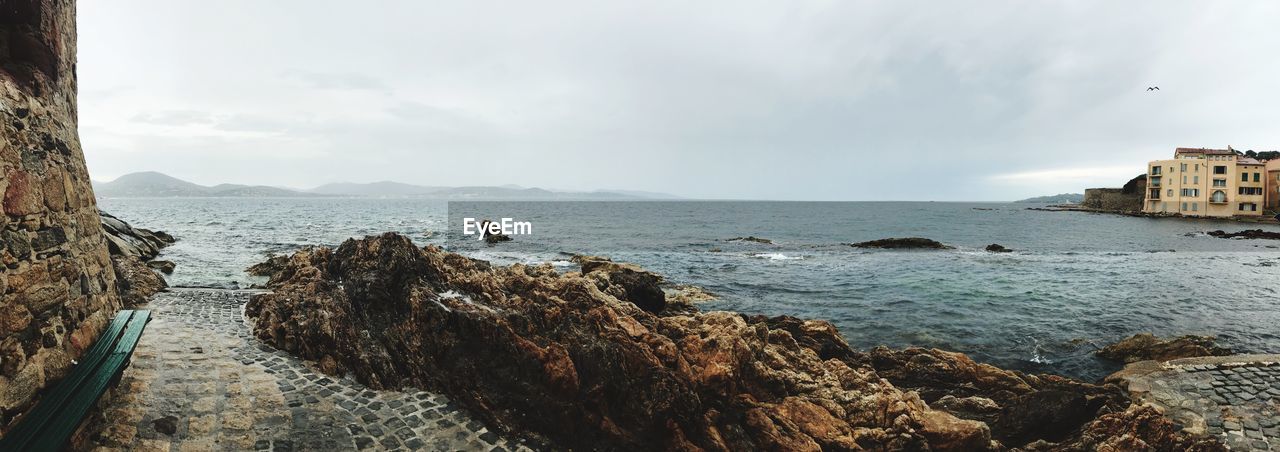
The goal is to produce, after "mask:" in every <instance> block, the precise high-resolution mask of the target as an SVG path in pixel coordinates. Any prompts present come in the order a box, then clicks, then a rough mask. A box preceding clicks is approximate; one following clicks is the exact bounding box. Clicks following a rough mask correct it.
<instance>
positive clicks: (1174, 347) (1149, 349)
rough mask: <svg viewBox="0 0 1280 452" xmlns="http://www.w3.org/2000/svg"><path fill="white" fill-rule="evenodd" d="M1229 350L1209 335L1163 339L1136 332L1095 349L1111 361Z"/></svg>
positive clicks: (1215, 353) (1227, 352)
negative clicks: (1220, 345)
mask: <svg viewBox="0 0 1280 452" xmlns="http://www.w3.org/2000/svg"><path fill="white" fill-rule="evenodd" d="M1230 354H1231V349H1228V348H1223V347H1219V346H1218V345H1217V344H1216V343H1215V342H1214V338H1213V337H1212V336H1192V335H1187V336H1179V337H1176V338H1173V339H1169V340H1162V339H1160V338H1157V337H1155V336H1154V335H1152V334H1151V333H1138V334H1135V335H1133V336H1130V337H1128V338H1126V339H1124V340H1121V341H1119V342H1116V343H1114V344H1111V345H1108V346H1106V347H1103V348H1102V350H1098V352H1097V355H1098V356H1100V357H1102V358H1106V359H1109V360H1112V361H1119V362H1123V363H1133V362H1138V361H1146V360H1156V361H1168V360H1171V359H1179V358H1194V357H1197V356H1226V355H1230Z"/></svg>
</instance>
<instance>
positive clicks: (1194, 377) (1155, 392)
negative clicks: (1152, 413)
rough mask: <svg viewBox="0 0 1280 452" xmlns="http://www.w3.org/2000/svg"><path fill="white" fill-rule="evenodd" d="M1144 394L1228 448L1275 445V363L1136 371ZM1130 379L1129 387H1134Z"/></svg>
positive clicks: (1279, 401)
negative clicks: (1155, 371) (1219, 440)
mask: <svg viewBox="0 0 1280 452" xmlns="http://www.w3.org/2000/svg"><path fill="white" fill-rule="evenodd" d="M1138 384H1139V385H1141V387H1142V388H1143V389H1147V390H1149V391H1148V392H1147V393H1146V394H1145V395H1144V398H1145V399H1147V401H1148V402H1151V403H1154V404H1156V405H1158V406H1160V407H1161V408H1163V409H1165V412H1166V414H1167V415H1169V416H1170V417H1171V418H1172V419H1174V420H1175V421H1178V422H1180V423H1182V424H1183V426H1184V428H1188V429H1191V430H1195V431H1200V432H1204V433H1208V434H1210V435H1214V436H1216V437H1218V438H1220V439H1221V440H1222V441H1223V442H1224V443H1225V444H1226V445H1227V446H1228V447H1230V448H1231V449H1232V450H1261V451H1265V450H1275V451H1280V363H1277V362H1268V361H1262V362H1237V363H1222V364H1195V365H1186V366H1177V367H1174V368H1172V369H1169V370H1166V371H1163V372H1157V373H1154V374H1151V375H1147V376H1144V377H1142V379H1141V380H1140V381H1139V382H1138ZM1134 387H1135V386H1134V382H1133V381H1131V382H1130V388H1131V389H1132V388H1134Z"/></svg>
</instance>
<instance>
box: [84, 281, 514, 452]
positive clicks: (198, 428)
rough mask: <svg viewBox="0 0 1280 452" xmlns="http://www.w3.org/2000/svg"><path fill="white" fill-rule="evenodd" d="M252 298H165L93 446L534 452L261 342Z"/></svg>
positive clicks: (429, 402)
mask: <svg viewBox="0 0 1280 452" xmlns="http://www.w3.org/2000/svg"><path fill="white" fill-rule="evenodd" d="M250 294H251V292H247V291H230V290H190V289H181V290H171V291H169V292H164V293H160V294H158V295H156V297H155V298H154V299H152V300H151V302H150V303H149V305H148V306H145V307H143V309H151V310H152V315H153V320H152V321H151V323H150V324H148V326H147V329H146V331H145V333H144V334H143V336H142V340H141V342H139V344H138V348H137V350H136V351H135V352H134V356H133V359H132V363H131V365H130V367H129V369H128V370H126V371H125V373H124V375H123V377H122V378H121V382H120V384H119V386H118V387H117V389H116V390H115V393H114V394H113V396H112V397H110V398H109V401H108V402H106V403H105V404H104V406H101V407H100V409H101V412H100V413H98V414H97V415H96V416H95V418H94V421H93V422H92V423H91V424H90V426H89V427H88V435H89V436H88V438H89V440H90V441H91V442H92V443H93V444H94V445H95V446H96V447H98V448H100V449H105V450H111V449H122V450H123V449H127V450H152V451H198V450H264V451H265V450H271V451H294V450H478V451H505V450H530V448H529V447H527V446H526V445H525V444H523V443H521V442H520V441H518V440H509V439H508V438H504V437H503V436H501V435H498V434H496V433H495V432H492V431H490V430H488V429H487V428H486V427H485V426H484V425H482V424H481V423H480V422H479V421H477V420H476V419H475V418H473V417H472V416H470V415H469V414H468V413H467V412H466V411H465V410H463V409H462V408H460V407H458V406H457V405H455V404H454V403H453V402H451V401H450V400H449V398H448V397H446V396H444V395H442V394H436V393H432V392H425V391H405V392H401V391H375V390H371V389H368V388H366V387H364V386H363V385H361V384H360V383H358V382H355V381H354V380H351V379H349V378H337V377H333V376H328V375H324V374H322V373H320V372H319V371H317V370H315V369H314V368H313V367H311V366H309V365H308V364H307V363H305V362H303V361H301V360H299V359H297V358H295V357H293V356H291V355H289V354H287V353H285V352H282V351H279V350H276V349H274V348H272V347H271V346H269V345H266V344H264V343H262V342H260V341H259V340H257V339H256V338H255V337H253V335H252V334H251V333H250V327H249V325H248V324H246V323H245V320H244V318H243V316H242V309H243V306H244V303H245V302H247V301H248V299H249V295H250Z"/></svg>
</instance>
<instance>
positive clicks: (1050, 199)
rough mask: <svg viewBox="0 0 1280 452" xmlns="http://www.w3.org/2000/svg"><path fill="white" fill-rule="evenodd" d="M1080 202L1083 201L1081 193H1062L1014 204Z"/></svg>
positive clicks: (1022, 200) (1021, 200) (1020, 200)
mask: <svg viewBox="0 0 1280 452" xmlns="http://www.w3.org/2000/svg"><path fill="white" fill-rule="evenodd" d="M1082 201H1084V194H1083V193H1062V194H1057V195H1048V196H1036V197H1034V198H1027V199H1019V200H1017V201H1014V202H1025V203H1047V204H1080V203H1081V202H1082Z"/></svg>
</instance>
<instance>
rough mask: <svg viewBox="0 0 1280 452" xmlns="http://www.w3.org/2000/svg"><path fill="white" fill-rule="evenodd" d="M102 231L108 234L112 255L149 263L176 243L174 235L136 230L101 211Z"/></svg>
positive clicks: (108, 244) (108, 243) (108, 245)
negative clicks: (161, 251)
mask: <svg viewBox="0 0 1280 452" xmlns="http://www.w3.org/2000/svg"><path fill="white" fill-rule="evenodd" d="M98 214H99V216H100V217H101V219H102V229H103V230H104V231H106V233H107V247H108V248H109V249H110V250H111V254H114V255H121V256H130V257H134V258H137V259H138V260H142V261H149V260H151V259H154V258H155V257H156V256H157V255H159V254H160V249H161V248H164V247H166V246H169V244H171V243H173V242H174V238H173V236H172V235H169V234H167V233H165V232H164V231H152V230H150V229H143V228H135V227H133V226H130V225H129V223H126V222H124V221H122V220H120V219H119V218H116V217H114V216H112V215H111V214H109V213H106V212H102V211H99V212H98Z"/></svg>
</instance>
